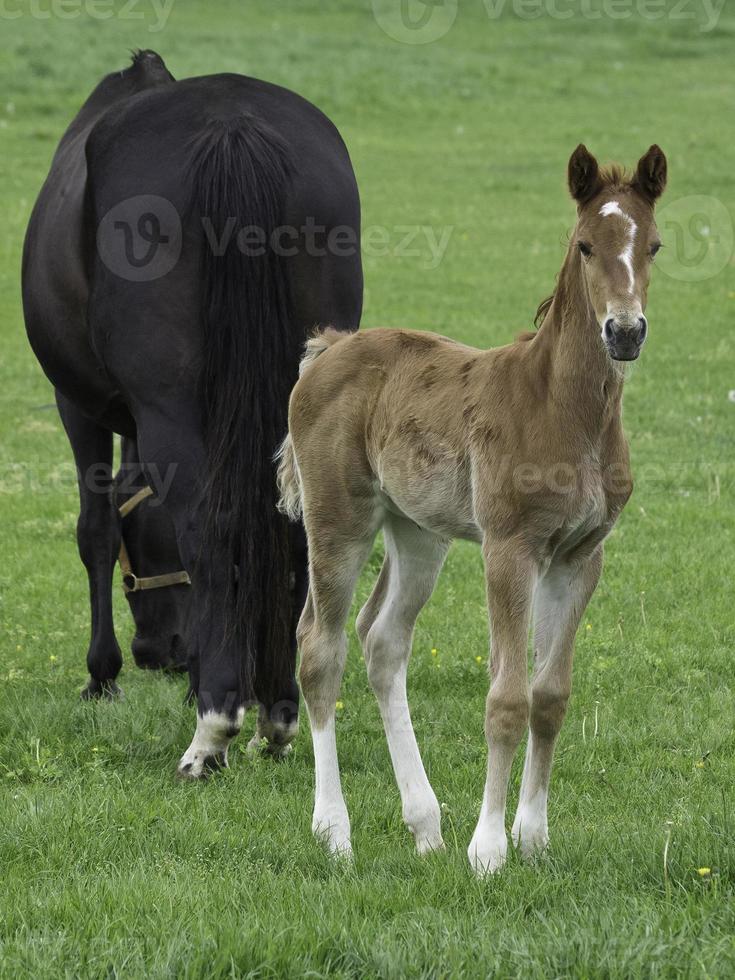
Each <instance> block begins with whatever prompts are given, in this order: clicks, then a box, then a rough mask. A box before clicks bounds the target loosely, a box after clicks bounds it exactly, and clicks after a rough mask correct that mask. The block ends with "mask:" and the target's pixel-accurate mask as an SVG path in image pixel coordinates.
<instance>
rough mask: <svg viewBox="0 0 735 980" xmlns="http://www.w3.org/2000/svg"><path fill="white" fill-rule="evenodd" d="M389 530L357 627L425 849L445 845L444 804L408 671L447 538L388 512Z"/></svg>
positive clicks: (406, 807) (408, 820)
mask: <svg viewBox="0 0 735 980" xmlns="http://www.w3.org/2000/svg"><path fill="white" fill-rule="evenodd" d="M384 535H385V548H386V557H385V563H384V566H383V569H382V570H381V573H380V579H379V581H378V583H377V584H376V587H375V591H374V593H373V596H371V598H370V600H369V601H368V603H367V605H366V606H365V610H364V612H362V613H361V614H360V622H359V623H358V633H359V634H360V635H361V637H362V636H364V639H363V647H364V651H365V662H366V664H367V669H368V677H369V679H370V685H371V687H372V689H373V691H374V692H375V696H376V698H377V699H378V705H379V707H380V715H381V717H382V719H383V726H384V728H385V735H386V739H387V741H388V749H389V751H390V756H391V760H392V762H393V770H394V772H395V775H396V782H397V783H398V789H399V791H400V794H401V803H402V806H403V820H404V822H405V824H406V826H407V827H408V828H409V830H410V831H411V833H412V834H413V835H414V838H415V840H416V850H417V851H418V852H419V854H425V853H427V852H428V851H435V850H438V849H440V848H442V847H443V846H444V842H443V840H442V833H441V811H440V809H439V803H438V801H437V798H436V795H435V793H434V790H433V789H432V788H431V784H430V783H429V780H428V778H427V776H426V770H425V769H424V764H423V762H422V761H421V754H420V752H419V747H418V744H417V742H416V736H415V734H414V730H413V725H412V723H411V714H410V711H409V708H408V697H407V694H406V671H407V669H408V660H409V657H410V655H411V641H412V639H413V630H414V625H415V623H416V618H417V616H418V614H419V613H420V612H421V609H422V608H423V606H424V604H425V603H426V601H427V600H428V599H429V597H430V595H431V593H432V591H433V589H434V585H435V583H436V579H437V576H438V574H439V571H440V569H441V567H442V564H443V562H444V558H445V556H446V553H447V550H448V547H449V543H448V542H447V541H446V540H445V539H443V538H438V537H437V536H436V535H434V534H430V533H428V532H426V531H423V530H422V529H421V528H418V527H417V526H416V525H415V524H413V523H412V522H411V521H406V520H403V519H400V518H394V517H387V518H386V523H385V525H384ZM371 618H372V623H370V622H369V620H370V619H371Z"/></svg>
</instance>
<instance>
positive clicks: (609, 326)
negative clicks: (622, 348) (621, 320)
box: [602, 317, 615, 343]
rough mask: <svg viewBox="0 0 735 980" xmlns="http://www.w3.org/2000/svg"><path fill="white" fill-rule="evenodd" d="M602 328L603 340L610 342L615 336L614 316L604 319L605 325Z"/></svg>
mask: <svg viewBox="0 0 735 980" xmlns="http://www.w3.org/2000/svg"><path fill="white" fill-rule="evenodd" d="M602 329H603V332H604V334H605V340H606V341H608V343H610V342H611V341H612V340H613V339H614V337H615V318H614V317H609V318H608V319H607V320H605V326H604V327H603V328H602Z"/></svg>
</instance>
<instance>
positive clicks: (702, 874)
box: [697, 868, 712, 878]
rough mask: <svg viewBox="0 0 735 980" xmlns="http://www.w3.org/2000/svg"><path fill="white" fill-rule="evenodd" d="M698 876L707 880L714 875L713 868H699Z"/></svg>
mask: <svg viewBox="0 0 735 980" xmlns="http://www.w3.org/2000/svg"><path fill="white" fill-rule="evenodd" d="M697 874H698V875H699V877H700V878H706V877H707V876H708V875H711V874H712V868H697Z"/></svg>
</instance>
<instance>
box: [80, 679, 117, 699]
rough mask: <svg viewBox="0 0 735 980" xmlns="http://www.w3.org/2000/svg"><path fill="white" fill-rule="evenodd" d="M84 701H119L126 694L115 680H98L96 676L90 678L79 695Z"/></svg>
mask: <svg viewBox="0 0 735 980" xmlns="http://www.w3.org/2000/svg"><path fill="white" fill-rule="evenodd" d="M79 696H80V697H81V699H82V701H99V700H102V699H104V700H105V701H118V700H121V699H122V698H123V697H125V695H124V694H123V690H122V688H121V687H118V686H117V684H116V683H115V681H96V680H95V679H94V677H90V678H89V683H88V684H87V686H86V687H85V688H84V689H83V690H82V693H81V694H80V695H79Z"/></svg>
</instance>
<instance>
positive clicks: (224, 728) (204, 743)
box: [178, 708, 245, 779]
mask: <svg viewBox="0 0 735 980" xmlns="http://www.w3.org/2000/svg"><path fill="white" fill-rule="evenodd" d="M244 717H245V709H244V708H238V710H237V713H236V715H235V717H234V718H233V716H232V715H229V714H225V713H224V712H220V711H207V712H205V713H204V714H203V715H197V727H196V732H195V733H194V738H193V739H192V741H191V745H190V746H189V748H188V749H187V750H186V752H184V754H183V756H182V757H181V762H180V763H179V769H178V773H179V776H182V777H184V778H185V779H199V778H200V777H201V776H203V775H206V773H207V772H209V771H211V770H212V769H220V768H223V767H224V766H226V765H227V747H228V746H229V744H230V742H231V741H232V739H233V738H234V737H235V736H236V735H237V734H238V732H239V731H240V729H241V728H242V723H243V719H244Z"/></svg>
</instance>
